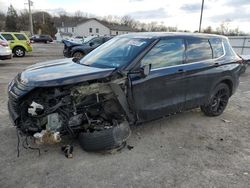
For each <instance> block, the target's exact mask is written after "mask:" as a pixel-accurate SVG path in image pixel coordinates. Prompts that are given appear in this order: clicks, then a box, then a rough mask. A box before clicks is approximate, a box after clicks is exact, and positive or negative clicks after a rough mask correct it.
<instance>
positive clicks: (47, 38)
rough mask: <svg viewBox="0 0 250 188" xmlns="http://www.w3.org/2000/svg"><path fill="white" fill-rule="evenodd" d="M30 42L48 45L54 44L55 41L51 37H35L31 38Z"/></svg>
mask: <svg viewBox="0 0 250 188" xmlns="http://www.w3.org/2000/svg"><path fill="white" fill-rule="evenodd" d="M30 41H31V42H43V43H47V42H53V39H52V37H51V36H49V35H34V36H32V37H30Z"/></svg>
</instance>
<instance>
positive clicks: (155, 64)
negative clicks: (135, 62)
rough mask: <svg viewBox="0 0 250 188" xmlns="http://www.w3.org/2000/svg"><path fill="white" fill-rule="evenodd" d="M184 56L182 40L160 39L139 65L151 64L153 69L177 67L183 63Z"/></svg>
mask: <svg viewBox="0 0 250 188" xmlns="http://www.w3.org/2000/svg"><path fill="white" fill-rule="evenodd" d="M184 54H185V45H184V41H183V39H162V40H160V41H159V42H158V43H157V44H156V45H155V46H154V47H153V48H152V49H151V50H150V51H149V52H148V53H147V54H146V55H145V57H144V58H143V59H142V60H141V65H146V64H151V65H152V68H153V69H154V68H161V67H168V66H173V65H179V64H182V63H183V59H184Z"/></svg>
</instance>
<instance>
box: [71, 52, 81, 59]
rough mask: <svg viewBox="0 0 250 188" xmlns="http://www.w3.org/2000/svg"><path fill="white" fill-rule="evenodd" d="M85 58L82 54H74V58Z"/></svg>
mask: <svg viewBox="0 0 250 188" xmlns="http://www.w3.org/2000/svg"><path fill="white" fill-rule="evenodd" d="M83 56H84V54H83V53H82V52H75V53H73V57H75V58H78V59H81V58H82V57H83Z"/></svg>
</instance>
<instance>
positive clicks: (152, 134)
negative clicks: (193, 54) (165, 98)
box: [0, 44, 250, 188]
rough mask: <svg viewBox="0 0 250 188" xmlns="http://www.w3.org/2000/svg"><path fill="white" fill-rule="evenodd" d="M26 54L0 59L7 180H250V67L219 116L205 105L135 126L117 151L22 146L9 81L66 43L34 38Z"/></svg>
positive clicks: (3, 182) (0, 165)
mask: <svg viewBox="0 0 250 188" xmlns="http://www.w3.org/2000/svg"><path fill="white" fill-rule="evenodd" d="M33 47H34V51H33V52H32V53H30V54H28V55H27V56H26V57H24V58H13V59H12V60H5V61H1V62H0V94H1V95H0V105H1V106H0V107H1V108H0V143H1V145H0V154H1V155H0V187H1V188H5V187H31V188H35V187H74V188H76V187H101V188H105V187H107V188H111V187H119V188H120V187H121V188H122V187H136V188H137V187H185V188H186V187H250V123H249V122H250V116H249V112H250V105H249V104H250V70H249V69H248V70H247V72H246V73H245V74H244V75H243V76H242V77H241V83H240V86H239V89H238V90H237V92H236V94H235V95H234V96H233V97H232V98H231V100H230V102H229V105H228V107H227V109H226V111H225V112H224V114H222V115H221V116H219V117H215V118H209V117H206V116H204V115H203V114H202V113H201V112H200V110H199V109H195V110H192V111H188V112H185V113H181V114H178V115H175V116H171V117H168V118H163V119H159V120H157V121H153V122H150V123H146V124H143V125H141V126H137V127H133V128H132V135H131V137H130V139H129V140H128V144H129V145H130V146H133V147H134V148H133V149H131V150H129V149H127V148H124V149H123V150H122V151H120V152H115V153H112V154H107V153H106V154H103V153H87V152H85V151H83V150H81V148H80V147H79V145H78V143H77V142H75V143H74V157H73V159H67V158H65V157H64V155H63V154H62V153H61V151H60V146H61V145H62V143H61V144H58V145H53V146H42V147H41V156H38V153H37V151H33V150H25V149H21V152H20V157H19V158H17V152H16V146H17V137H16V130H15V128H14V127H13V126H12V125H11V123H10V121H9V119H8V111H7V107H6V106H7V95H6V93H7V84H8V82H9V81H10V80H11V79H12V78H13V77H14V76H15V75H16V74H17V72H20V71H22V70H23V69H24V68H25V67H26V66H28V65H31V64H34V63H36V62H42V61H45V60H51V59H58V58H63V56H62V48H63V46H62V45H60V44H34V45H33Z"/></svg>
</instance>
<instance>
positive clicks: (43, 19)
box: [43, 11, 45, 24]
mask: <svg viewBox="0 0 250 188" xmlns="http://www.w3.org/2000/svg"><path fill="white" fill-rule="evenodd" d="M43 24H45V15H44V11H43Z"/></svg>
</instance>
